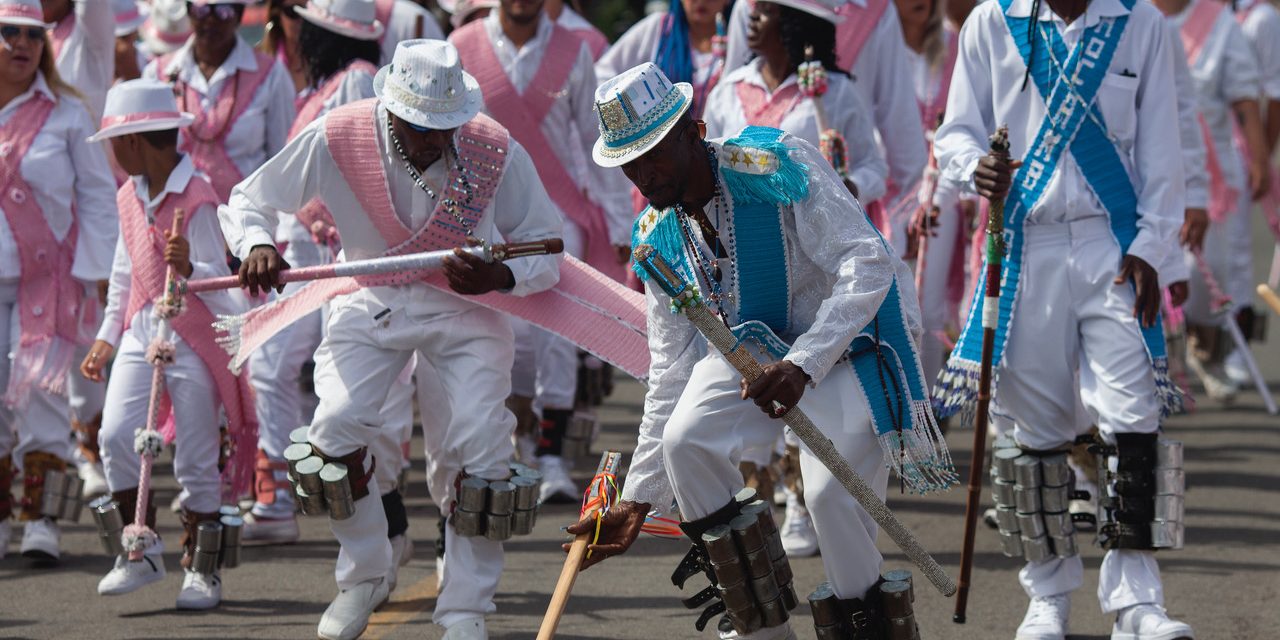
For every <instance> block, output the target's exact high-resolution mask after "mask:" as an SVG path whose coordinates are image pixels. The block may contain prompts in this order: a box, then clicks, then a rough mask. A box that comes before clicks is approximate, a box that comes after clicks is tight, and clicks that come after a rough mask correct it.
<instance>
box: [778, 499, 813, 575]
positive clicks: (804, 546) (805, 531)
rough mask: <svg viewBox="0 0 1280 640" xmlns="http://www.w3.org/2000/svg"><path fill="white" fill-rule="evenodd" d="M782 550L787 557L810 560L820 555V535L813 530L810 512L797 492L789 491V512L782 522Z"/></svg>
mask: <svg viewBox="0 0 1280 640" xmlns="http://www.w3.org/2000/svg"><path fill="white" fill-rule="evenodd" d="M782 548H783V549H785V550H786V552H787V555H789V556H793V557H796V558H808V557H809V556H814V555H817V554H818V533H817V532H816V531H814V530H813V520H812V519H810V518H809V510H808V509H806V508H804V505H802V504H800V497H799V496H797V495H796V494H795V492H793V491H790V490H788V491H787V512H786V517H785V518H784V519H783V521H782Z"/></svg>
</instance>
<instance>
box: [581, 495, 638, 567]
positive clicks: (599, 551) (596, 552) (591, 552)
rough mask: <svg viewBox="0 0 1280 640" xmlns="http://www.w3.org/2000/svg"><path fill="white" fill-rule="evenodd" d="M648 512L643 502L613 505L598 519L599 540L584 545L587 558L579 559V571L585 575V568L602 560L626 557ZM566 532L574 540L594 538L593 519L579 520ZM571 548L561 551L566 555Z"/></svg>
mask: <svg viewBox="0 0 1280 640" xmlns="http://www.w3.org/2000/svg"><path fill="white" fill-rule="evenodd" d="M651 508H652V506H651V505H650V504H649V503H647V502H631V501H630V500H622V501H620V502H618V503H617V504H615V505H613V508H612V509H610V510H609V512H608V513H606V514H604V517H603V518H601V519H600V538H599V539H598V540H596V542H595V543H594V544H589V545H587V556H588V557H586V558H583V560H582V567H581V568H580V569H579V571H586V570H587V568H588V567H591V566H593V565H595V564H598V563H600V562H603V561H604V560H605V559H606V558H611V557H613V556H617V555H622V554H624V553H626V552H627V549H630V548H631V545H632V544H633V543H634V542H635V541H636V538H637V537H638V536H639V535H640V528H641V527H643V526H644V520H645V517H646V516H648V515H649V510H650V509H651ZM567 531H568V532H569V533H570V534H572V535H574V536H580V535H582V534H584V533H585V534H594V533H595V531H596V519H595V518H593V517H586V518H583V519H582V520H579V521H578V522H576V523H574V524H572V525H569V528H568V529H567ZM571 546H572V545H571V544H570V543H565V544H563V545H561V548H562V549H564V551H565V553H568V552H569V548H570V547H571Z"/></svg>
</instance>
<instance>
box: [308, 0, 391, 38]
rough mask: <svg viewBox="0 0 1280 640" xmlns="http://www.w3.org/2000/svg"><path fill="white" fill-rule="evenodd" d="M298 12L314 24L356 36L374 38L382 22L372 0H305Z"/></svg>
mask: <svg viewBox="0 0 1280 640" xmlns="http://www.w3.org/2000/svg"><path fill="white" fill-rule="evenodd" d="M297 12H298V15H300V16H302V18H303V19H304V20H306V21H307V22H310V23H311V24H314V25H316V26H318V27H322V28H324V29H328V30H329V31H332V32H334V33H336V34H338V35H343V36H347V37H348V38H355V39H356V40H377V39H378V38H380V37H382V30H383V26H384V25H383V24H382V22H380V21H379V20H378V19H377V17H376V15H377V9H376V8H375V7H374V3H373V0H309V1H308V2H307V6H305V7H298V8H297Z"/></svg>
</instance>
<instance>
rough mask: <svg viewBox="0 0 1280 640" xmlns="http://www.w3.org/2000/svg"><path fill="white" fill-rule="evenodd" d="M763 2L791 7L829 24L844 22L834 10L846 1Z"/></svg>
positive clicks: (800, 0) (773, 0)
mask: <svg viewBox="0 0 1280 640" xmlns="http://www.w3.org/2000/svg"><path fill="white" fill-rule="evenodd" d="M762 1H763V2H772V3H774V4H780V5H782V6H784V7H791V8H792V9H797V10H800V11H803V12H805V13H807V14H810V15H815V16H818V17H819V18H822V19H823V20H826V21H827V22H830V23H831V24H840V23H841V22H844V16H842V15H840V14H838V13H836V9H837V8H839V7H840V5H842V4H844V3H845V1H846V0H762Z"/></svg>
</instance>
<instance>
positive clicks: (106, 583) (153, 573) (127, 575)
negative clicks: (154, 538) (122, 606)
mask: <svg viewBox="0 0 1280 640" xmlns="http://www.w3.org/2000/svg"><path fill="white" fill-rule="evenodd" d="M155 546H156V547H158V548H159V549H158V550H157V551H156V552H155V553H152V552H151V549H147V553H145V554H143V556H142V559H141V560H139V561H137V562H130V561H129V556H128V555H119V556H116V566H114V567H112V569H111V570H110V571H108V572H107V575H105V576H102V579H101V580H99V581H98V595H100V596H120V595H124V594H126V593H131V592H133V591H137V590H138V589H141V588H143V587H145V586H147V585H149V584H151V583H152V582H158V581H159V580H162V579H163V578H164V575H165V571H164V556H162V555H161V553H162V552H163V550H164V547H162V546H160V545H158V544H157V545H155Z"/></svg>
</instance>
